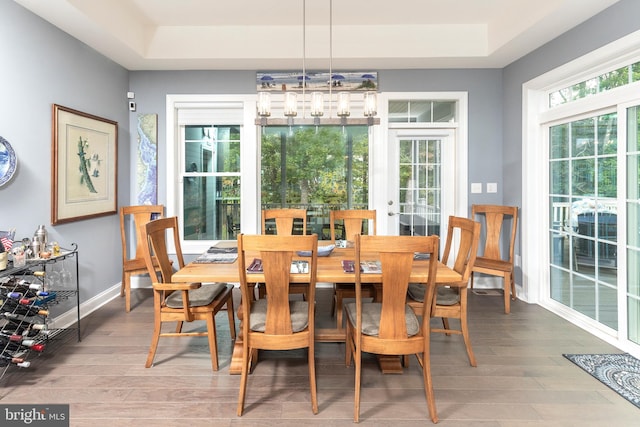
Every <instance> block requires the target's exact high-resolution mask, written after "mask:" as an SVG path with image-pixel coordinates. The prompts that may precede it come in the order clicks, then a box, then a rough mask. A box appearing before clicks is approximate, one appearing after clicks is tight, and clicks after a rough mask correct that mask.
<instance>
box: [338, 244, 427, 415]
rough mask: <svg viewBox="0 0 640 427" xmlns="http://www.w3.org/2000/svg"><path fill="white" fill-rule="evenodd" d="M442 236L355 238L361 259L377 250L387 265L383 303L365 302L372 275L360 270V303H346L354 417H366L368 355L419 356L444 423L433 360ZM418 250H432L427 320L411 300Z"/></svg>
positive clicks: (357, 276)
mask: <svg viewBox="0 0 640 427" xmlns="http://www.w3.org/2000/svg"><path fill="white" fill-rule="evenodd" d="M438 243H439V237H438V236H435V235H434V236H360V235H356V236H355V263H356V265H360V262H361V261H363V260H366V259H365V258H363V254H366V256H367V257H369V256H372V255H371V254H377V256H379V260H380V265H381V269H382V302H380V303H377V302H363V301H362V283H363V281H365V282H366V280H367V278H366V275H367V274H366V273H362V272H361V271H360V269H359V268H356V269H355V273H356V274H355V276H356V280H355V282H356V286H355V290H356V301H355V302H349V303H347V304H346V305H345V312H346V325H347V327H346V358H345V362H346V364H347V366H349V365H351V360H352V358H353V359H354V360H355V365H356V367H355V370H356V373H355V401H354V421H355V422H358V421H359V420H360V383H361V373H362V353H363V352H368V353H375V354H378V355H409V354H415V355H416V357H417V358H418V362H419V363H420V366H421V367H422V378H423V383H424V388H425V394H426V399H427V408H428V411H429V414H430V416H431V420H432V421H433V422H434V423H435V422H437V421H438V415H437V412H436V404H435V397H434V393H433V383H432V380H431V364H430V354H429V351H430V336H429V335H430V334H429V320H430V318H431V312H430V311H431V300H432V298H433V290H434V289H435V283H436V271H437V258H438ZM415 252H423V253H428V254H429V262H428V263H426V264H427V265H425V267H424V268H425V271H426V270H428V281H427V286H428V289H429V290H430V291H429V292H427V293H426V301H425V304H424V306H423V313H422V320H421V321H420V320H419V319H418V316H416V314H415V313H414V312H413V310H412V309H411V307H409V306H408V305H407V304H406V297H407V289H408V287H409V278H410V275H411V271H412V264H413V257H414V253H415Z"/></svg>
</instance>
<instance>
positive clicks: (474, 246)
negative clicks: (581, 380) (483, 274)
mask: <svg viewBox="0 0 640 427" xmlns="http://www.w3.org/2000/svg"><path fill="white" fill-rule="evenodd" d="M454 241H457V242H458V248H457V251H455V254H456V258H455V260H454V262H453V266H452V269H453V270H454V271H455V272H456V273H459V274H461V275H462V282H464V283H467V282H468V281H469V277H470V276H471V271H472V270H473V265H474V264H475V260H476V256H477V254H478V244H479V241H480V223H479V222H477V221H474V220H472V219H469V218H462V217H456V216H450V217H449V225H448V231H447V242H446V244H445V248H444V254H443V256H442V262H443V263H444V264H447V263H448V261H449V256H450V255H452V254H453V251H452V245H453V242H454Z"/></svg>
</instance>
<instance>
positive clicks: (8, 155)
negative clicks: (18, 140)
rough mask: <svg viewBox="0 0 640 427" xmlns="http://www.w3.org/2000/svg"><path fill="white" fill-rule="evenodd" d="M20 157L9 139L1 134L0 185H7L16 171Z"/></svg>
mask: <svg viewBox="0 0 640 427" xmlns="http://www.w3.org/2000/svg"><path fill="white" fill-rule="evenodd" d="M17 165H18V159H17V158H16V153H15V152H14V151H13V147H11V144H9V141H7V140H6V139H4V138H3V137H1V136H0V187H2V186H3V185H5V184H6V183H7V182H9V180H10V179H11V177H12V176H13V174H14V173H15V171H16V166H17Z"/></svg>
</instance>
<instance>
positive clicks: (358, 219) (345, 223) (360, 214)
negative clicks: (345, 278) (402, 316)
mask: <svg viewBox="0 0 640 427" xmlns="http://www.w3.org/2000/svg"><path fill="white" fill-rule="evenodd" d="M337 225H339V226H340V228H337V227H336V226H337ZM336 230H340V231H342V232H343V235H342V236H341V237H343V238H344V240H346V241H351V242H353V241H354V239H355V235H356V234H367V235H371V236H375V235H376V234H377V226H376V211H375V210H359V209H351V210H335V211H329V232H330V236H331V242H332V243H334V244H335V242H336V239H337V237H338V235H337V231H336ZM362 293H363V298H375V297H376V289H375V287H374V285H372V284H364V285H363V286H362ZM355 297H356V293H355V289H354V287H353V283H336V284H334V291H333V301H332V303H331V315H332V316H333V315H335V316H336V324H337V325H338V328H342V321H343V319H342V302H343V301H344V299H345V298H355Z"/></svg>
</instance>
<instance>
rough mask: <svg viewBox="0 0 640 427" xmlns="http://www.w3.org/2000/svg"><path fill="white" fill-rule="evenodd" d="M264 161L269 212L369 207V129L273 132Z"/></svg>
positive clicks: (267, 136) (266, 137) (266, 136)
mask: <svg viewBox="0 0 640 427" xmlns="http://www.w3.org/2000/svg"><path fill="white" fill-rule="evenodd" d="M261 155H262V158H261V197H262V205H263V207H265V208H273V207H298V206H301V207H305V206H308V205H311V204H321V205H332V206H336V205H337V206H342V207H343V208H347V207H353V208H362V207H363V206H364V207H366V206H367V204H368V187H369V185H368V184H369V176H368V169H369V167H368V164H369V143H368V129H367V127H366V126H345V127H342V126H318V127H316V126H301V127H298V126H296V127H292V128H289V127H287V126H270V127H267V128H265V131H264V133H263V135H262V141H261Z"/></svg>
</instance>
